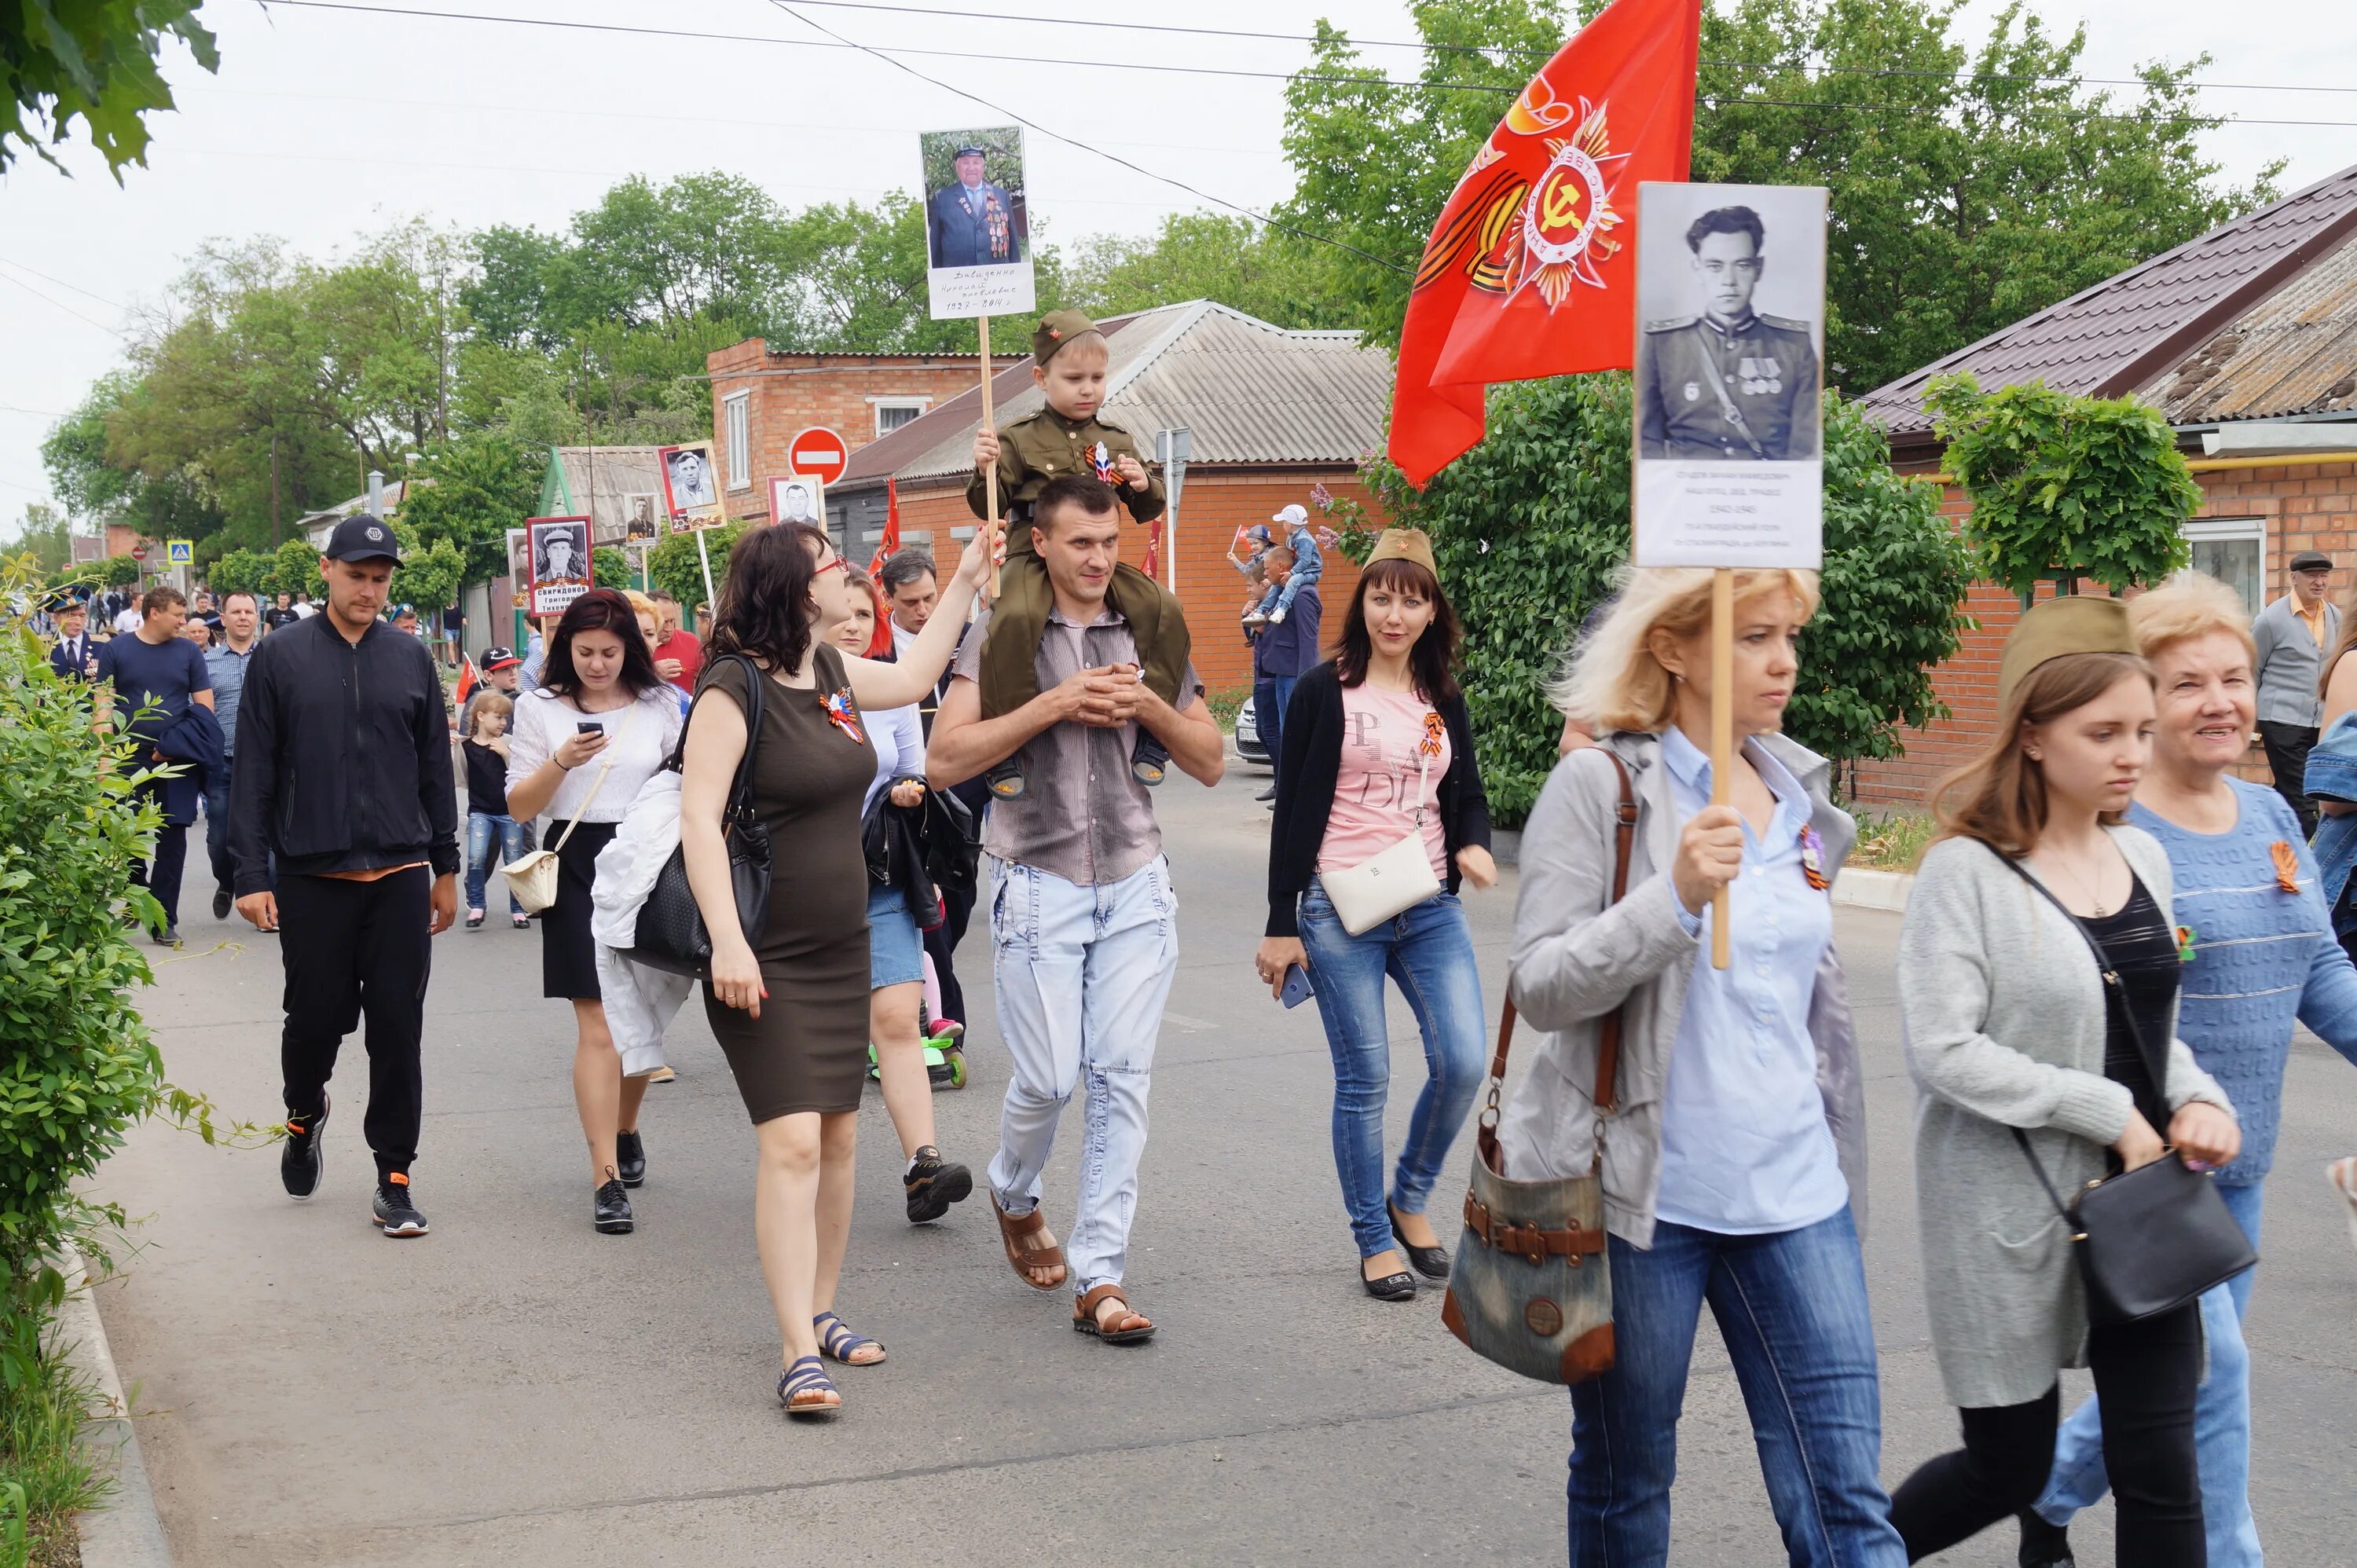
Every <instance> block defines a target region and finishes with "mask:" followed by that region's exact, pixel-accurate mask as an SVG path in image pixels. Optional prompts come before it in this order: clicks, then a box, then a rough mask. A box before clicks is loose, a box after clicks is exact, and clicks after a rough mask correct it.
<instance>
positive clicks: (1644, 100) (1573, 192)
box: [1390, 0, 1702, 485]
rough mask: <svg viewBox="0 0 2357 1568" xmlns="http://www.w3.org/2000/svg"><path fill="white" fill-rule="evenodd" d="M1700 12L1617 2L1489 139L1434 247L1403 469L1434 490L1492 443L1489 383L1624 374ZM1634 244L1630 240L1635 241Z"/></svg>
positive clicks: (1406, 349)
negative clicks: (1640, 263) (1649, 202)
mask: <svg viewBox="0 0 2357 1568" xmlns="http://www.w3.org/2000/svg"><path fill="white" fill-rule="evenodd" d="M1701 28H1702V11H1701V6H1700V0H1613V4H1612V5H1609V6H1608V7H1606V8H1605V10H1604V12H1603V14H1602V15H1601V16H1598V17H1597V18H1596V20H1594V21H1593V22H1590V23H1588V24H1587V27H1583V28H1581V29H1580V30H1579V32H1578V33H1577V34H1576V35H1575V36H1574V37H1573V38H1572V39H1571V41H1570V42H1569V43H1566V45H1564V46H1563V48H1561V49H1560V50H1558V51H1557V52H1556V54H1555V58H1554V59H1551V60H1549V61H1547V64H1546V69H1545V70H1542V71H1540V72H1539V74H1538V75H1537V76H1536V77H1534V78H1533V79H1532V81H1531V83H1530V85H1529V86H1527V87H1525V88H1523V91H1522V96H1521V97H1520V98H1518V99H1516V100H1515V101H1514V106H1513V107H1512V109H1510V110H1508V111H1507V112H1506V117H1505V118H1504V119H1502V120H1501V121H1499V122H1498V128H1497V129H1496V130H1495V131H1492V132H1491V133H1490V139H1489V140H1488V141H1487V142H1485V143H1484V144H1482V146H1481V150H1480V152H1478V153H1476V154H1475V155H1474V156H1473V161H1472V163H1471V164H1469V166H1467V167H1466V170H1465V173H1464V176H1463V177H1461V178H1460V179H1458V182H1457V188H1456V189H1455V190H1454V191H1452V192H1451V193H1450V194H1449V198H1448V205H1447V206H1445V207H1443V208H1442V209H1441V210H1440V220H1439V221H1438V222H1437V223H1435V224H1434V225H1433V227H1432V238H1431V239H1429V240H1427V241H1426V242H1425V246H1424V259H1423V261H1422V262H1420V263H1417V266H1416V270H1415V291H1414V293H1412V294H1411V295H1409V298H1408V306H1407V322H1406V325H1405V328H1404V329H1403V330H1402V332H1401V335H1400V349H1399V366H1398V371H1397V381H1395V383H1394V387H1393V392H1392V435H1391V448H1390V450H1391V459H1392V461H1393V462H1394V463H1396V464H1398V465H1399V466H1400V467H1401V469H1402V470H1403V471H1404V472H1405V473H1406V475H1407V477H1408V478H1409V479H1410V480H1411V481H1413V482H1414V483H1415V484H1417V485H1422V484H1424V483H1425V482H1426V481H1427V480H1428V479H1430V478H1432V476H1433V475H1435V474H1437V473H1438V472H1439V471H1440V470H1441V469H1442V468H1443V467H1447V466H1448V464H1449V463H1450V462H1452V461H1454V460H1455V459H1456V458H1457V457H1458V456H1461V455H1462V454H1463V453H1464V452H1465V451H1466V450H1467V449H1468V448H1469V447H1470V446H1473V444H1474V443H1475V442H1477V441H1479V440H1480V439H1481V435H1482V430H1483V418H1482V414H1483V394H1484V392H1485V389H1486V388H1487V387H1488V386H1489V384H1490V383H1491V382H1492V381H1528V380H1530V379H1532V378H1533V377H1536V376H1560V375H1569V374H1571V373H1573V372H1575V371H1606V370H1616V369H1618V370H1625V369H1627V368H1628V367H1629V366H1630V364H1631V360H1632V354H1633V348H1634V338H1635V335H1636V334H1635V328H1636V305H1635V302H1634V300H1633V299H1632V297H1631V296H1632V295H1634V293H1635V291H1636V285H1637V268H1636V249H1635V247H1634V246H1633V245H1631V244H1630V243H1629V239H1630V237H1631V236H1630V234H1628V233H1616V231H1619V230H1621V229H1623V228H1624V226H1631V225H1633V222H1634V220H1635V218H1636V210H1637V186H1638V184H1639V183H1640V182H1641V181H1643V180H1649V179H1663V180H1682V179H1684V178H1685V177H1686V160H1687V155H1688V153H1689V152H1690V151H1691V150H1692V147H1693V145H1694V104H1695V55H1696V53H1697V51H1698V49H1699V48H1700V42H1701ZM1631 233H1633V229H1631Z"/></svg>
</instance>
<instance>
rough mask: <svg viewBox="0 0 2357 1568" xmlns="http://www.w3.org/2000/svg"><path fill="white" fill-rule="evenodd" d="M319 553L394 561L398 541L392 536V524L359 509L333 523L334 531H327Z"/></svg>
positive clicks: (341, 558) (334, 557) (345, 558)
mask: <svg viewBox="0 0 2357 1568" xmlns="http://www.w3.org/2000/svg"><path fill="white" fill-rule="evenodd" d="M319 553H320V554H322V555H324V556H326V557H327V558H328V560H330V561H394V562H397V561H399V560H400V559H401V542H400V541H398V540H396V539H394V538H393V525H392V524H390V523H388V522H386V521H384V519H382V518H381V517H371V516H370V515H369V514H368V513H367V512H361V514H360V515H359V516H357V517H348V518H346V519H344V521H341V522H339V523H338V524H336V532H333V533H331V534H329V535H328V547H327V548H326V549H325V550H322V551H320V552H319Z"/></svg>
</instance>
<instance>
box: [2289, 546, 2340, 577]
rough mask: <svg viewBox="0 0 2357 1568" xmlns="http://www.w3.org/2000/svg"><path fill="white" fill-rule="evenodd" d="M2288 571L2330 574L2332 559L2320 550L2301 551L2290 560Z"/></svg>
mask: <svg viewBox="0 0 2357 1568" xmlns="http://www.w3.org/2000/svg"><path fill="white" fill-rule="evenodd" d="M2290 569H2291V570H2292V571H2295V572H2330V571H2331V570H2332V557H2331V556H2330V555H2327V554H2326V553H2324V552H2323V551H2321V550H2303V551H2301V552H2300V553H2298V554H2297V555H2295V556H2293V557H2292V558H2291V568H2290Z"/></svg>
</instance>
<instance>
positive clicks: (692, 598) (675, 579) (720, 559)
mask: <svg viewBox="0 0 2357 1568" xmlns="http://www.w3.org/2000/svg"><path fill="white" fill-rule="evenodd" d="M700 532H701V537H702V539H703V542H704V548H705V549H706V550H708V551H710V552H711V561H712V587H713V591H714V592H715V593H717V592H718V591H719V590H720V587H721V585H723V584H725V583H726V581H727V580H728V553H729V552H730V551H732V550H734V549H735V548H736V547H737V540H738V538H740V537H741V536H742V535H743V534H744V532H745V524H744V523H742V522H726V523H722V524H721V525H719V526H718V527H716V528H707V529H704V530H702V531H700ZM697 538H698V533H697V532H687V533H674V534H671V535H669V536H668V537H666V538H665V539H664V540H663V542H662V543H660V544H658V545H656V546H655V547H654V549H653V550H652V551H651V552H649V553H648V555H647V573H648V575H650V576H651V577H652V578H653V579H654V585H655V586H656V587H658V588H661V589H662V590H663V592H665V593H667V594H669V595H670V596H672V597H673V598H674V599H677V600H678V601H679V602H680V603H681V604H683V605H686V606H688V607H691V608H692V607H694V606H696V605H700V604H705V603H707V602H708V601H707V600H706V599H705V593H704V558H703V557H702V556H700V555H699V554H698V553H697V552H696V540H697Z"/></svg>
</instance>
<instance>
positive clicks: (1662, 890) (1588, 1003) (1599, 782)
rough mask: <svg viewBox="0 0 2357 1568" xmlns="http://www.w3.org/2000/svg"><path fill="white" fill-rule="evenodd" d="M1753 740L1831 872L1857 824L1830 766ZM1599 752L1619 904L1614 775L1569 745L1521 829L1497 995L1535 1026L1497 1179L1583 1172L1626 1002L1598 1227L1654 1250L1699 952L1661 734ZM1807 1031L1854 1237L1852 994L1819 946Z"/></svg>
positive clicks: (1611, 792)
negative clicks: (1610, 1028) (1613, 1034)
mask: <svg viewBox="0 0 2357 1568" xmlns="http://www.w3.org/2000/svg"><path fill="white" fill-rule="evenodd" d="M1760 744H1761V745H1762V746H1766V747H1767V748H1768V749H1769V751H1770V752H1771V753H1772V754H1773V755H1774V756H1775V757H1776V759H1777V760H1778V761H1779V762H1781V763H1782V764H1783V765H1784V766H1785V767H1786V768H1788V769H1790V770H1791V772H1792V777H1793V778H1795V779H1798V780H1799V781H1800V783H1801V786H1802V788H1803V789H1806V790H1807V791H1808V792H1809V800H1810V801H1811V802H1812V804H1813V807H1814V811H1813V815H1812V818H1811V821H1812V822H1813V825H1814V826H1815V828H1816V830H1817V835H1818V836H1819V837H1820V838H1822V839H1823V840H1824V845H1825V858H1826V864H1827V868H1828V870H1829V872H1832V873H1834V874H1836V875H1837V874H1838V872H1839V869H1840V866H1841V864H1842V862H1843V860H1844V859H1846V857H1847V856H1848V854H1849V850H1850V845H1851V843H1853V842H1854V841H1855V840H1856V838H1857V823H1856V822H1853V821H1852V820H1851V818H1850V815H1849V813H1848V812H1847V811H1843V810H1842V809H1841V808H1840V807H1838V806H1836V805H1835V804H1834V803H1833V801H1832V800H1831V798H1830V796H1829V795H1828V793H1827V788H1826V786H1827V781H1828V779H1830V777H1831V774H1832V766H1831V765H1830V764H1829V763H1827V762H1826V761H1825V759H1824V757H1819V756H1817V755H1816V754H1815V753H1814V752H1812V751H1810V750H1809V749H1808V748H1807V747H1805V746H1800V745H1798V744H1797V743H1795V742H1793V741H1790V740H1787V739H1785V738H1784V737H1783V736H1762V737H1760ZM1598 745H1599V746H1609V747H1610V748H1611V749H1612V751H1613V753H1614V754H1615V755H1617V756H1618V757H1620V759H1621V761H1622V762H1624V763H1626V764H1627V765H1628V768H1629V775H1630V786H1631V789H1632V790H1633V791H1634V793H1635V795H1636V799H1637V832H1636V842H1635V843H1633V844H1632V845H1631V848H1630V854H1629V890H1628V893H1627V895H1626V896H1625V897H1623V898H1622V899H1621V900H1620V903H1618V904H1611V903H1610V900H1611V897H1612V835H1613V826H1614V816H1615V814H1616V812H1617V811H1618V810H1619V808H1620V785H1619V781H1618V780H1617V779H1615V778H1614V776H1613V772H1612V765H1611V764H1610V763H1609V761H1607V760H1606V759H1605V758H1604V757H1602V756H1601V755H1600V754H1598V753H1597V752H1595V751H1591V750H1587V749H1582V750H1579V751H1575V752H1573V753H1572V754H1571V755H1570V756H1569V757H1565V758H1564V759H1563V760H1562V761H1560V762H1558V763H1556V764H1555V771H1554V772H1553V773H1552V774H1550V775H1548V777H1547V781H1546V786H1545V788H1544V789H1541V790H1540V791H1539V799H1538V804H1537V805H1536V806H1535V807H1534V808H1533V809H1532V811H1531V818H1530V822H1528V823H1527V824H1526V825H1525V826H1524V827H1523V846H1522V891H1521V893H1520V895H1519V896H1518V897H1517V898H1516V901H1515V905H1514V941H1513V948H1512V954H1511V958H1510V965H1511V967H1510V969H1509V972H1508V975H1507V981H1506V988H1507V992H1508V993H1509V994H1510V995H1512V997H1513V1000H1514V1005H1515V1007H1516V1008H1518V1009H1519V1010H1520V1012H1521V1014H1522V1016H1523V1021H1524V1022H1525V1023H1527V1024H1529V1025H1530V1026H1532V1027H1533V1028H1534V1029H1537V1030H1541V1031H1544V1033H1542V1034H1541V1035H1540V1036H1539V1039H1538V1041H1537V1049H1536V1050H1535V1051H1534V1052H1531V1053H1530V1055H1531V1062H1530V1070H1529V1071H1528V1072H1527V1073H1526V1074H1524V1076H1523V1079H1522V1081H1521V1083H1520V1084H1518V1085H1517V1086H1516V1088H1515V1090H1514V1096H1513V1100H1512V1102H1511V1103H1510V1104H1509V1105H1508V1106H1507V1107H1506V1110H1505V1113H1504V1115H1503V1117H1502V1118H1501V1122H1500V1125H1499V1128H1498V1137H1499V1143H1500V1145H1501V1155H1502V1157H1503V1159H1504V1161H1505V1165H1506V1174H1507V1175H1508V1176H1512V1177H1513V1178H1514V1179H1516V1180H1531V1179H1534V1178H1537V1177H1542V1176H1586V1175H1587V1171H1588V1168H1589V1165H1590V1162H1591V1160H1592V1158H1593V1154H1594V1149H1595V1133H1596V1110H1595V1101H1594V1099H1593V1096H1592V1091H1593V1090H1594V1089H1595V1087H1596V1054H1597V1048H1598V1046H1597V1029H1598V1024H1599V1023H1600V1022H1601V1020H1602V1019H1603V1018H1604V1017H1605V1016H1606V1015H1608V1014H1609V1013H1610V1012H1611V1011H1612V1009H1613V1008H1615V1007H1619V1006H1622V1005H1623V1004H1625V1006H1626V1012H1625V1014H1624V1015H1623V1020H1622V1024H1621V1029H1620V1109H1619V1111H1618V1112H1616V1113H1615V1114H1614V1115H1613V1116H1612V1118H1611V1119H1610V1122H1609V1124H1608V1125H1607V1126H1606V1128H1605V1129H1604V1225H1605V1229H1606V1230H1609V1231H1610V1232H1611V1233H1612V1234H1613V1235H1615V1236H1618V1237H1620V1239H1621V1240H1624V1241H1627V1242H1628V1243H1629V1244H1630V1245H1631V1246H1635V1247H1650V1246H1652V1241H1653V1200H1654V1198H1655V1197H1656V1196H1657V1195H1658V1194H1659V1192H1660V1191H1661V1186H1662V1095H1663V1086H1664V1085H1665V1083H1666V1082H1667V1080H1668V1078H1669V1070H1670V1051H1671V1047H1672V1046H1673V1045H1674V1044H1675V1042H1676V1040H1677V1036H1678V1019H1679V1017H1680V1015H1682V1014H1683V1013H1684V1010H1685V997H1686V980H1687V977H1688V976H1689V974H1690V973H1691V972H1692V971H1693V968H1694V961H1695V947H1696V945H1697V944H1696V940H1695V938H1694V937H1692V936H1689V935H1687V933H1686V929H1685V927H1684V924H1683V923H1681V922H1680V920H1679V919H1678V899H1677V894H1676V892H1675V891H1674V889H1673V887H1672V886H1671V883H1670V872H1669V867H1670V865H1671V863H1672V861H1673V860H1674V858H1675V856H1676V854H1677V843H1678V834H1679V832H1680V830H1681V829H1683V828H1684V825H1685V824H1684V820H1683V819H1682V818H1681V817H1680V816H1679V815H1678V813H1677V811H1676V810H1675V809H1674V806H1673V804H1672V800H1671V794H1670V776H1669V769H1668V768H1665V767H1663V766H1662V760H1661V757H1662V744H1661V741H1660V740H1659V739H1658V738H1657V737H1655V736H1651V735H1643V734H1613V735H1607V736H1604V737H1603V738H1602V739H1601V740H1600V741H1599V742H1598ZM1608 905H1609V908H1608V907H1607V906H1608ZM1809 1035H1810V1037H1811V1038H1812V1039H1813V1040H1814V1041H1815V1042H1816V1047H1817V1085H1818V1088H1819V1090H1821V1091H1822V1092H1823V1094H1824V1101H1825V1121H1826V1123H1827V1125H1828V1126H1830V1127H1831V1129H1832V1131H1833V1135H1834V1144H1835V1149H1836V1150H1837V1151H1838V1153H1839V1157H1840V1160H1841V1168H1842V1175H1843V1176H1845V1177H1846V1178H1847V1180H1848V1182H1849V1193H1850V1208H1851V1210H1852V1212H1853V1213H1854V1214H1855V1215H1856V1216H1857V1224H1858V1228H1859V1229H1860V1230H1864V1229H1865V1226H1866V1087H1865V1081H1864V1079H1863V1078H1862V1077H1861V1076H1860V1073H1859V1069H1858V1061H1857V1034H1856V1031H1855V1030H1854V1028H1853V1027H1852V1026H1851V1023H1850V1012H1849V988H1848V984H1847V983H1846V980H1845V979H1844V977H1843V975H1842V968H1841V960H1840V958H1839V956H1838V955H1837V954H1836V953H1835V950H1834V947H1833V946H1832V944H1830V943H1828V944H1827V945H1826V948H1825V954H1824V960H1823V961H1821V962H1820V963H1819V964H1818V966H1817V976H1816V989H1815V993H1814V995H1813V998H1812V1000H1811V1002H1810V1004H1809Z"/></svg>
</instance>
